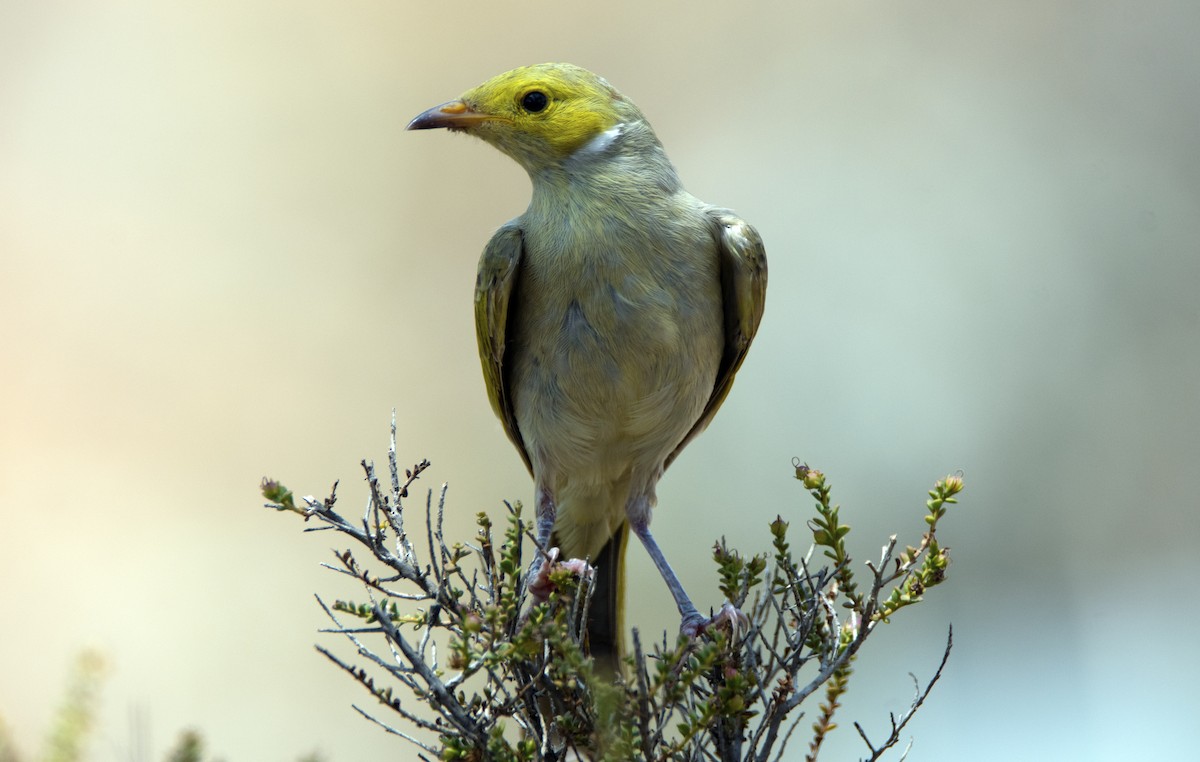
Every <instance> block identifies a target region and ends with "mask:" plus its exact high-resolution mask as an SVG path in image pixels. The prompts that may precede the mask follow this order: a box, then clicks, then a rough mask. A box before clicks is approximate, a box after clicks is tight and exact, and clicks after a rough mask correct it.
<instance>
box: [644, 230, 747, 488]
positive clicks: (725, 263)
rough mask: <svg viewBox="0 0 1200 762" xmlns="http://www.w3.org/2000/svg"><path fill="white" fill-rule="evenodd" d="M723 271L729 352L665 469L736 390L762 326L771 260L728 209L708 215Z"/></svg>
mask: <svg viewBox="0 0 1200 762" xmlns="http://www.w3.org/2000/svg"><path fill="white" fill-rule="evenodd" d="M709 220H710V222H711V224H712V227H713V235H714V237H715V238H716V242H717V256H718V257H719V258H720V266H721V301H722V306H723V308H724V312H725V349H724V351H723V352H722V354H721V365H720V367H719V368H718V369H717V380H716V384H715V385H714V387H713V392H712V396H711V397H709V398H708V404H706V405H705V406H704V413H703V414H702V415H701V416H700V419H699V420H697V421H696V425H695V426H693V427H692V429H691V431H689V432H688V433H687V436H685V437H684V438H683V441H681V442H680V443H679V445H678V446H677V447H676V448H675V450H674V452H672V453H671V454H670V455H669V456H668V457H667V459H666V462H665V463H664V464H663V468H666V467H667V466H669V465H671V462H672V461H673V460H675V458H676V457H677V456H678V455H679V452H680V450H682V449H683V448H684V447H686V446H687V444H688V442H690V441H692V439H693V438H694V437H695V436H696V435H697V434H699V433H700V432H702V431H704V429H705V427H707V426H708V424H709V421H711V420H712V418H713V416H714V415H716V414H717V409H718V408H719V407H721V403H722V402H724V401H725V397H726V395H728V394H729V390H730V388H731V387H732V386H733V377H734V375H735V374H736V373H737V370H738V368H739V367H741V365H742V360H744V359H746V352H747V351H748V350H749V349H750V342H751V341H753V340H754V334H755V333H756V332H757V331H758V323H759V321H761V320H762V314H763V303H764V301H765V299H766V294H767V254H766V250H765V249H764V248H763V242H762V238H760V237H759V235H758V231H757V230H755V229H754V228H753V227H751V226H750V225H749V224H747V223H746V221H745V220H743V219H741V218H740V217H738V216H737V215H735V214H734V213H733V212H730V211H729V210H727V209H714V210H712V211H711V212H709Z"/></svg>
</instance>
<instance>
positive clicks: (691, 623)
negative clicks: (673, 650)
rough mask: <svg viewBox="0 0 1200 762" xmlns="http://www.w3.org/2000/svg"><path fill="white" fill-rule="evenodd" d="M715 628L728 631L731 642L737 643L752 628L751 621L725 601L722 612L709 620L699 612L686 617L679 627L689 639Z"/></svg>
mask: <svg viewBox="0 0 1200 762" xmlns="http://www.w3.org/2000/svg"><path fill="white" fill-rule="evenodd" d="M714 627H715V628H718V629H721V630H725V631H727V632H728V633H729V636H730V640H731V641H736V640H738V639H739V638H740V637H741V634H742V633H743V632H745V631H746V629H747V628H749V627H750V619H749V618H748V617H747V616H746V615H745V614H743V613H742V612H741V611H740V610H738V608H737V607H736V606H734V605H733V604H732V603H730V602H729V601H725V605H723V606H721V610H720V611H718V612H717V613H716V614H714V615H713V616H710V617H708V618H705V617H704V616H702V615H701V614H700V612H698V611H697V612H693V613H692V614H690V615H689V616H686V617H684V619H683V622H681V623H680V625H679V631H680V632H681V633H683V634H684V635H687V636H688V637H689V638H694V637H696V636H697V635H699V634H700V633H702V632H705V631H707V630H709V629H710V628H714Z"/></svg>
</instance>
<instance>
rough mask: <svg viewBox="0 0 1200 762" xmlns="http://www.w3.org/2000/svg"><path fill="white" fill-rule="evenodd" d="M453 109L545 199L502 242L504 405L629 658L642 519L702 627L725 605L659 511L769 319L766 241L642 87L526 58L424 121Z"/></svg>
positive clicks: (565, 539) (564, 538) (493, 378)
mask: <svg viewBox="0 0 1200 762" xmlns="http://www.w3.org/2000/svg"><path fill="white" fill-rule="evenodd" d="M439 127H440V128H446V129H449V130H451V131H455V132H465V133H467V134H470V135H474V136H475V137H477V138H480V139H481V140H483V141H485V142H487V143H490V144H491V145H493V146H495V147H496V148H497V149H499V150H500V151H502V152H504V153H505V154H507V155H509V156H510V157H512V158H513V159H515V160H516V162H517V163H518V164H520V165H521V166H522V167H524V168H525V170H526V171H527V172H528V173H529V177H530V180H531V181H532V183H533V196H532V200H531V201H530V203H529V208H528V209H527V210H526V211H525V213H524V214H522V215H521V216H519V217H517V218H516V219H514V220H512V221H510V222H508V223H507V224H505V225H503V226H502V227H501V228H500V229H499V230H497V231H496V233H495V235H493V236H492V239H491V241H489V242H488V244H487V247H486V248H485V249H484V252H483V256H482V258H481V259H480V262H479V277H478V281H477V284H476V289H475V325H476V329H477V333H478V339H479V356H480V359H481V361H482V363H483V376H484V379H485V381H486V383H487V390H488V396H489V397H490V399H491V403H492V407H493V408H494V409H495V411H496V415H497V416H499V418H500V420H501V422H502V423H503V425H504V430H505V431H506V432H507V434H508V437H509V438H510V439H511V440H512V442H513V444H515V445H516V447H517V450H518V451H519V452H520V454H521V457H522V458H523V459H524V461H525V465H526V466H527V467H528V468H529V470H530V472H531V473H532V475H533V479H534V482H535V487H536V511H537V536H538V540H539V542H540V544H541V545H542V547H543V548H550V547H552V546H557V547H558V548H559V549H560V550H561V552H562V553H563V554H564V555H565V556H567V557H568V558H571V557H577V558H583V559H589V560H590V561H591V563H592V564H593V566H594V567H595V569H596V571H595V574H596V577H595V582H594V584H595V589H594V594H593V601H592V611H591V613H590V617H589V622H588V640H589V645H590V648H591V652H592V654H593V655H594V656H596V657H597V659H598V660H600V661H602V662H607V663H608V664H609V665H614V664H616V662H617V659H618V658H619V655H620V652H621V630H622V629H623V627H622V604H623V596H624V574H623V566H624V548H625V540H626V538H627V536H628V531H629V529H632V530H633V533H634V534H635V535H637V537H638V539H640V540H641V541H642V544H643V545H644V546H645V548H646V550H647V552H649V554H650V557H651V558H652V559H653V560H654V565H655V566H656V567H657V568H658V571H659V572H660V573H661V574H662V576H663V579H664V580H665V581H666V584H667V587H668V588H670V591H671V594H672V596H673V597H674V599H675V603H676V605H677V606H678V607H679V614H680V616H681V617H682V624H681V628H682V630H683V631H685V632H688V633H690V634H695V633H696V632H697V631H698V630H699V629H700V628H701V627H703V626H705V625H706V623H707V622H708V621H709V620H708V619H706V618H705V617H704V616H702V615H701V614H700V613H699V612H698V611H697V609H696V607H695V605H694V604H693V603H692V601H691V599H689V598H688V596H687V593H685V592H684V589H683V586H682V585H681V584H680V582H679V579H678V578H677V577H676V575H675V573H674V572H673V571H672V570H671V567H670V565H669V564H668V563H667V560H666V558H664V556H663V553H662V551H661V550H660V549H659V546H658V543H657V542H655V540H654V537H653V536H652V535H651V534H650V511H651V508H653V507H654V505H655V502H656V497H655V486H656V485H657V484H658V480H659V478H660V477H661V476H662V474H663V470H664V469H665V468H666V467H667V466H668V465H670V464H671V462H672V461H673V460H674V459H675V458H676V456H678V455H679V452H680V450H682V449H683V448H684V447H685V446H686V445H687V444H688V442H690V441H691V440H692V439H693V438H694V437H695V436H696V435H697V434H699V433H700V432H701V431H703V430H704V428H705V427H706V426H707V425H708V423H709V421H711V420H712V417H713V415H714V414H715V413H716V412H717V408H719V407H720V406H721V403H722V402H723V401H724V399H725V396H726V395H727V394H728V393H729V389H730V386H731V385H732V383H733V377H734V374H735V373H736V372H737V370H738V367H739V366H740V365H741V364H742V360H743V359H744V358H745V356H746V351H747V350H748V349H749V347H750V342H751V340H753V338H754V334H755V332H756V331H757V329H758V324H759V320H760V319H761V317H762V311H763V300H764V296H765V291H766V284H767V263H766V257H765V255H764V252H763V244H762V240H761V239H760V238H759V235H758V233H757V232H756V231H755V230H754V228H752V227H750V225H748V224H747V223H745V222H744V221H743V220H741V219H740V218H738V217H737V216H736V215H734V214H733V212H731V211H729V210H727V209H721V208H719V207H714V206H710V205H708V204H706V203H704V202H703V201H700V200H698V199H697V198H695V197H694V196H692V195H690V194H689V193H687V192H686V191H685V190H684V189H683V186H682V185H681V184H680V181H679V177H678V176H677V175H676V172H675V168H674V167H673V166H672V165H671V162H670V161H669V160H668V159H667V156H666V154H665V153H664V152H663V148H662V145H661V144H660V143H659V141H658V138H657V137H656V136H655V134H654V131H653V130H652V129H651V127H650V124H649V122H647V121H646V118H645V117H644V116H643V115H642V112H641V111H639V110H638V108H637V106H635V105H634V104H633V103H632V102H631V101H630V100H629V99H627V98H626V97H625V96H623V95H621V93H619V92H617V90H616V89H615V88H613V87H612V86H611V85H609V84H608V82H606V81H605V80H604V79H602V78H600V77H598V76H597V75H595V74H593V73H591V72H590V71H587V70H585V69H581V68H579V67H577V66H572V65H570V64H563V63H549V64H540V65H537V66H527V67H524V68H520V69H514V70H513V71H510V72H507V73H505V74H501V75H499V76H497V77H495V78H493V79H490V80H488V81H487V82H484V83H483V84H482V85H479V86H478V87H476V88H474V89H473V90H469V91H468V92H467V93H465V94H464V95H463V96H462V97H461V98H460V99H458V100H455V101H450V102H449V103H445V104H442V105H440V106H436V107H434V108H431V109H429V110H428V111H426V112H424V113H422V114H420V115H419V116H417V117H416V118H415V119H413V120H412V122H411V123H410V124H409V125H408V129H410V130H422V129H432V128H439ZM552 557H553V556H552ZM535 563H536V564H540V570H541V574H540V582H541V584H545V583H546V578H545V573H546V566H547V565H546V564H544V562H543V561H539V562H535ZM533 584H534V585H537V584H538V577H537V575H535V582H534V583H533Z"/></svg>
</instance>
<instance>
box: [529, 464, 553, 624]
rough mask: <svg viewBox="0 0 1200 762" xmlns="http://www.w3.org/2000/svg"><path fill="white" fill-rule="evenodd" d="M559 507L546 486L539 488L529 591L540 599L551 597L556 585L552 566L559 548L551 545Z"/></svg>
mask: <svg viewBox="0 0 1200 762" xmlns="http://www.w3.org/2000/svg"><path fill="white" fill-rule="evenodd" d="M557 514H558V509H557V508H556V507H555V505H554V495H552V494H551V493H550V490H548V489H546V488H545V487H541V486H539V487H538V488H537V547H536V548H535V549H534V554H533V563H532V564H530V565H529V576H528V579H529V592H530V594H531V595H533V597H534V598H536V599H537V600H539V601H544V600H546V599H547V598H548V597H550V591H551V590H553V589H554V585H553V584H552V583H551V582H550V568H551V567H552V566H553V565H554V562H555V561H556V560H557V559H558V548H551V547H550V539H551V535H552V534H553V533H554V519H555V516H556V515H557Z"/></svg>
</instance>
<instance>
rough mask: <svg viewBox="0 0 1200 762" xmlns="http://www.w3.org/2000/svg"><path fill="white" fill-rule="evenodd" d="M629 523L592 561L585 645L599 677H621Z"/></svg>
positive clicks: (619, 530) (623, 523) (625, 523)
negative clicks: (586, 644) (592, 571)
mask: <svg viewBox="0 0 1200 762" xmlns="http://www.w3.org/2000/svg"><path fill="white" fill-rule="evenodd" d="M628 539H629V524H628V523H627V522H622V523H621V526H620V528H618V529H617V531H616V532H613V535H612V537H610V538H608V542H606V543H605V544H604V547H603V548H601V549H600V552H599V553H598V554H597V555H596V557H595V558H594V559H593V560H592V562H591V563H592V567H593V568H595V570H596V574H595V577H594V578H593V583H592V605H591V608H590V609H589V610H588V621H587V642H588V648H589V650H590V653H591V655H592V656H593V657H594V658H595V659H596V666H597V667H599V668H600V670H601V674H605V673H607V674H608V675H609V676H610V677H614V678H615V677H616V676H618V675H620V674H621V662H622V659H623V658H624V656H625V643H624V635H623V634H624V631H625V545H626V540H628Z"/></svg>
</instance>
